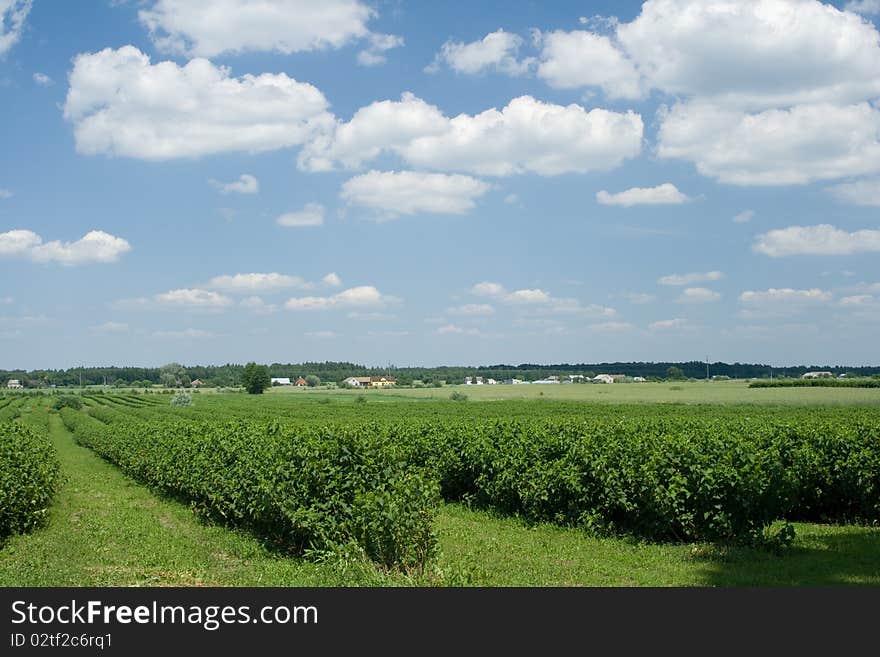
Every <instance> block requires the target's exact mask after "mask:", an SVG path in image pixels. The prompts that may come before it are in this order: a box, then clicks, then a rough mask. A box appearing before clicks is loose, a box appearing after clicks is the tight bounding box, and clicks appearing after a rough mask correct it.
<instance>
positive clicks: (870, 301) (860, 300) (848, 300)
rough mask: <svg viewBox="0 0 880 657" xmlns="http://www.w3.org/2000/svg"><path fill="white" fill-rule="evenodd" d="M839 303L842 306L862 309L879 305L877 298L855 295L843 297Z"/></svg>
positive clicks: (868, 295) (867, 295)
mask: <svg viewBox="0 0 880 657" xmlns="http://www.w3.org/2000/svg"><path fill="white" fill-rule="evenodd" d="M839 303H840V305H841V306H846V307H849V308H861V307H864V306H872V305H874V304H875V303H877V297H872V296H871V295H870V294H854V295H852V296H849V297H843V298H842V299H841V300H840V301H839Z"/></svg>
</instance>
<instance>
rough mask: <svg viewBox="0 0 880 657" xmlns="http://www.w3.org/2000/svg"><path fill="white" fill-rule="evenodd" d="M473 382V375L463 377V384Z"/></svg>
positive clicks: (467, 384)
mask: <svg viewBox="0 0 880 657" xmlns="http://www.w3.org/2000/svg"><path fill="white" fill-rule="evenodd" d="M473 383H474V377H472V376H466V377H464V384H465V385H466V386H469V385H473Z"/></svg>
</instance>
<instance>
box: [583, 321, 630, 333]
mask: <svg viewBox="0 0 880 657" xmlns="http://www.w3.org/2000/svg"><path fill="white" fill-rule="evenodd" d="M587 328H588V329H590V330H593V331H603V332H607V333H621V332H624V331H631V330H632V329H633V328H635V327H634V326H633V325H632V324H630V323H629V322H599V323H597V324H588V325H587Z"/></svg>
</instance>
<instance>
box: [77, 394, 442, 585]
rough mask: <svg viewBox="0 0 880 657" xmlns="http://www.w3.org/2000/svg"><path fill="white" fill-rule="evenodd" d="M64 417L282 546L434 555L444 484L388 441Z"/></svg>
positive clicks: (390, 557) (145, 474)
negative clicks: (429, 476) (436, 516)
mask: <svg viewBox="0 0 880 657" xmlns="http://www.w3.org/2000/svg"><path fill="white" fill-rule="evenodd" d="M105 415H109V416H111V417H112V416H113V415H114V411H109V412H107V411H105ZM117 415H118V413H117ZM61 417H62V419H63V421H64V423H65V425H66V426H67V427H68V429H70V430H71V431H72V432H73V434H74V436H75V437H76V439H77V441H78V442H80V443H81V444H83V445H85V446H86V447H89V448H91V449H93V450H94V451H95V452H97V453H98V454H99V455H101V456H102V457H104V458H105V459H107V460H109V461H111V462H113V463H115V464H117V465H118V466H120V467H121V468H122V469H123V470H124V471H125V472H127V473H128V474H130V475H131V476H133V477H135V478H137V479H139V480H141V481H144V482H147V483H149V484H151V485H152V486H154V487H156V488H158V489H160V490H162V491H164V492H166V493H169V494H172V495H174V496H176V497H179V498H182V499H185V500H188V501H190V502H192V503H194V504H195V505H196V506H197V507H199V508H200V509H201V510H203V511H204V512H206V513H207V514H209V515H210V516H212V517H214V518H216V519H219V520H222V521H224V522H226V523H229V524H232V525H237V526H242V527H245V528H247V529H249V530H251V531H252V532H254V533H255V534H257V535H259V536H261V537H263V538H264V539H266V540H267V541H269V542H270V543H271V544H273V545H274V546H276V547H277V548H279V549H283V550H288V551H293V552H298V553H304V552H308V551H309V550H332V549H336V548H338V547H339V546H342V545H351V544H356V545H357V546H359V548H360V549H362V550H363V552H364V554H366V555H367V556H368V557H369V558H370V559H372V560H373V561H375V562H376V563H378V564H380V565H381V566H384V567H395V568H402V569H411V568H419V567H422V566H424V565H425V564H426V563H428V562H429V561H430V560H431V559H432V557H433V555H434V553H435V550H436V536H435V535H434V531H433V516H434V509H435V508H436V506H437V503H438V501H439V500H438V496H437V488H436V484H435V483H434V482H433V481H431V480H428V479H426V478H425V477H423V476H421V475H420V474H419V473H417V472H414V471H413V470H412V469H408V468H407V467H406V464H405V462H404V461H403V460H402V458H401V457H400V456H399V453H398V452H399V450H397V449H396V448H395V446H394V445H392V444H390V443H389V442H388V438H387V437H385V438H382V437H374V436H372V435H371V434H369V433H365V432H363V431H358V430H355V429H351V430H345V429H340V430H332V431H331V430H325V429H320V428H309V429H299V430H296V431H295V432H293V433H290V432H282V431H281V429H280V427H279V425H277V424H270V425H268V426H267V424H266V423H265V422H263V423H256V422H247V421H243V420H238V421H236V420H232V421H220V422H206V421H185V420H178V419H173V418H169V419H160V418H159V417H156V418H154V419H153V420H151V421H149V422H143V421H139V420H137V419H134V418H130V417H127V418H125V420H124V421H119V422H116V423H114V424H112V425H107V424H104V423H102V422H100V421H98V420H97V419H95V418H92V417H90V416H88V415H87V414H85V413H84V412H82V411H75V410H73V409H70V408H64V409H62V410H61ZM105 419H106V418H105Z"/></svg>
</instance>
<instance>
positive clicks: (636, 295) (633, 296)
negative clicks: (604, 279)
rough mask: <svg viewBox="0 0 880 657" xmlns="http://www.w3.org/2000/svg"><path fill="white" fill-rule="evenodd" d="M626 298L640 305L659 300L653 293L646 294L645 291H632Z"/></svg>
mask: <svg viewBox="0 0 880 657" xmlns="http://www.w3.org/2000/svg"><path fill="white" fill-rule="evenodd" d="M626 298H627V300H628V301H629V302H630V303H635V304H639V305H641V304H645V303H652V302H654V301H656V300H657V297H655V296H654V295H653V294H645V293H644V292H630V293H629V294H627V295H626Z"/></svg>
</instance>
